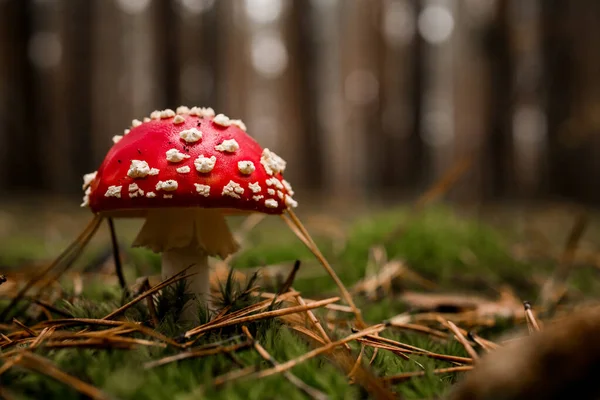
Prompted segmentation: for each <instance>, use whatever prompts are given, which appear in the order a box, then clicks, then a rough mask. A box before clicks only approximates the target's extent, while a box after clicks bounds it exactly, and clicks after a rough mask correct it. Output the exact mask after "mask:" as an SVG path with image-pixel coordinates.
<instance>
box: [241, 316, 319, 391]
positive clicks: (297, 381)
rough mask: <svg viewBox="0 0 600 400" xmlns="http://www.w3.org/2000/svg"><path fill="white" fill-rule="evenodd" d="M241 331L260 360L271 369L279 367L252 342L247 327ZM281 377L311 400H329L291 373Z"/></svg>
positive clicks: (258, 344) (265, 352)
mask: <svg viewBox="0 0 600 400" xmlns="http://www.w3.org/2000/svg"><path fill="white" fill-rule="evenodd" d="M242 331H243V332H244V334H245V335H246V336H248V339H250V340H251V341H252V343H253V345H254V349H255V350H256V352H257V353H258V354H260V356H261V357H262V358H264V359H265V360H266V361H268V362H269V363H270V364H271V365H272V366H273V367H276V366H277V365H279V364H278V362H277V361H276V360H275V359H274V358H273V357H271V355H270V354H269V352H267V350H266V349H265V348H264V347H263V346H262V345H261V344H260V343H259V342H257V341H256V340H254V337H252V334H251V333H250V331H249V330H248V327H246V325H244V326H242ZM283 376H284V377H285V378H286V379H287V380H288V381H289V382H290V383H291V384H292V385H294V386H296V387H297V388H298V389H299V390H301V391H302V392H303V393H305V394H306V395H307V396H308V397H310V398H312V399H316V400H327V399H329V397H328V396H327V395H326V394H325V393H323V392H321V391H320V390H317V389H315V388H313V387H312V386H310V385H307V384H306V383H304V382H303V381H302V380H301V379H299V378H298V377H296V375H294V374H292V373H291V372H289V371H286V372H284V373H283Z"/></svg>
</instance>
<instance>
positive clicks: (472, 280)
mask: <svg viewBox="0 0 600 400" xmlns="http://www.w3.org/2000/svg"><path fill="white" fill-rule="evenodd" d="M234 225H235V223H234ZM118 227H119V229H120V232H121V233H123V236H122V237H123V242H124V243H128V240H129V238H130V236H131V234H132V232H135V227H131V226H128V225H118ZM399 227H400V232H399V233H398V234H393V232H394V231H396V230H397V229H398V228H399ZM338 228H339V229H338V231H339V232H341V233H342V234H341V239H340V238H339V237H336V236H335V235H331V234H330V233H328V231H327V229H321V230H319V229H315V230H314V231H315V239H316V241H317V243H318V244H319V246H320V248H321V249H322V250H323V252H324V253H325V255H326V257H327V258H328V259H329V260H330V262H331V263H332V265H333V266H334V268H335V269H336V270H337V272H338V273H339V275H340V277H341V279H342V280H343V281H344V283H345V284H346V285H348V286H351V285H353V284H354V283H356V282H357V281H358V280H360V279H361V278H363V277H364V276H365V273H366V268H367V264H368V258H369V252H370V249H371V248H372V247H373V246H375V245H383V246H384V248H385V250H386V252H387V257H388V258H389V259H392V258H399V259H402V260H404V261H405V262H406V265H407V266H408V267H409V268H410V269H411V270H412V271H414V272H416V273H418V274H419V275H421V276H422V277H423V278H426V279H428V280H430V281H432V282H435V284H436V285H437V288H436V290H439V291H453V292H457V291H459V292H469V293H477V294H482V295H488V296H494V295H495V294H496V293H497V290H498V288H499V287H500V286H501V285H509V286H510V287H511V288H512V289H513V290H514V292H515V294H516V295H517V297H519V298H521V299H529V300H534V299H535V297H536V296H537V295H538V292H539V282H537V281H536V277H538V278H539V277H545V276H547V275H548V274H549V273H550V272H551V271H552V269H553V268H554V263H553V262H552V261H551V260H548V259H545V260H540V261H536V262H526V261H522V260H517V259H516V258H515V257H514V256H513V254H512V251H511V246H512V245H513V244H514V243H515V242H516V241H518V240H520V238H519V232H516V231H515V230H503V231H498V230H495V229H493V228H492V227H490V226H488V225H486V224H485V223H483V222H482V221H480V220H478V219H474V218H471V217H468V216H463V215H458V214H457V213H456V212H454V211H452V210H450V209H449V208H446V207H435V208H430V209H427V210H425V211H424V212H421V213H418V214H415V213H412V212H411V211H410V210H408V209H406V208H400V209H395V210H390V211H385V212H378V213H374V214H371V215H365V216H360V217H357V218H353V219H351V220H348V221H343V222H341V223H340V226H339V227H338ZM103 229H104V228H103ZM309 229H310V225H309ZM567 231H568V229H565V235H566V233H567ZM103 235H104V236H103ZM100 237H101V239H99V240H96V241H94V242H93V243H92V245H91V246H90V248H89V249H88V251H86V253H85V254H84V255H83V257H82V259H81V260H80V261H79V262H78V264H77V266H76V268H79V269H82V268H84V267H85V266H86V265H88V266H89V265H90V263H91V262H92V261H93V259H94V257H97V256H100V255H102V253H103V252H105V251H106V246H105V243H106V240H105V239H106V237H105V233H101V234H100ZM102 237H104V239H102ZM337 239H340V240H342V241H343V243H344V244H343V246H341V247H340V246H339V243H337V242H336V240H337ZM36 240H37V241H36ZM58 243H59V245H58V246H57V247H54V246H50V247H49V246H44V245H41V244H40V241H39V238H38V239H30V238H27V236H26V231H21V232H20V234H17V235H11V236H10V237H6V238H5V240H4V241H3V242H2V243H0V265H2V267H3V268H5V269H6V271H7V272H9V271H10V270H11V268H16V267H18V266H20V265H23V264H26V263H28V262H29V261H31V260H35V259H43V258H47V257H50V256H52V255H56V254H57V253H58V252H59V251H60V250H61V248H60V246H61V245H65V246H66V244H67V242H66V241H65V240H63V239H59V240H58ZM127 254H128V257H127V259H126V265H125V267H126V271H127V278H128V280H129V282H131V281H132V280H133V279H134V278H135V276H136V275H139V274H156V273H158V271H159V262H158V259H157V257H156V256H155V255H153V254H151V253H148V252H146V251H144V250H139V249H138V250H133V251H131V250H128V251H127ZM295 260H301V261H302V262H303V267H301V268H306V270H310V271H313V270H315V271H320V270H319V269H318V267H317V266H316V264H315V261H314V258H313V257H312V255H311V254H310V252H308V250H307V249H306V248H305V247H304V246H303V245H302V244H301V243H300V242H299V241H298V239H296V238H295V237H294V235H293V234H292V233H291V232H289V230H288V229H287V228H286V227H285V225H284V224H283V223H282V222H281V221H279V220H277V219H274V220H266V221H263V222H261V224H260V226H258V227H257V228H256V229H255V230H253V231H252V233H251V234H250V235H249V236H248V238H247V245H246V247H245V249H244V250H243V251H242V252H241V253H240V254H238V256H237V257H236V258H235V259H234V261H233V266H234V267H235V268H237V269H240V270H242V269H244V268H248V267H257V266H264V265H272V264H282V265H291V264H293V262H294V261H295ZM301 271H302V270H301ZM597 274H598V272H597V270H596V269H595V268H592V267H582V268H578V269H577V270H576V271H575V272H574V274H573V276H572V279H571V282H572V290H573V293H574V296H575V297H577V296H579V297H585V296H588V295H590V294H591V293H594V292H597V291H598V289H599V284H598V281H599V280H598V279H597V276H596V275H597ZM311 276H312V275H311V274H303V273H300V274H299V276H298V277H297V279H296V280H295V282H294V289H295V290H298V291H300V292H301V293H302V295H303V296H305V297H307V298H322V297H325V296H329V295H336V294H337V291H336V287H335V286H334V285H333V283H332V281H331V279H330V278H329V277H327V276H326V275H324V274H319V277H318V278H315V277H311ZM63 284H64V285H65V287H67V288H68V287H69V286H70V282H69V281H68V280H65V281H64V282H63ZM404 289H416V290H423V289H422V288H420V287H419V286H418V285H416V284H414V283H411V282H410V281H407V282H406V283H403V284H402V287H401V288H398V289H397V291H400V292H401V291H402V290H404ZM67 290H68V289H67ZM173 290H175V289H173ZM236 290H237V292H240V291H241V289H240V288H237V289H235V288H229V289H227V292H228V294H229V300H228V301H229V302H230V303H232V304H233V305H234V306H237V307H241V306H243V305H246V304H248V302H250V301H253V300H252V299H248V298H245V297H243V296H242V297H237V298H236V296H235V293H237V292H236ZM169 293H171V294H170V295H169ZM169 296H170V297H169ZM176 297H177V296H176V295H175V294H174V292H173V291H170V292H167V293H166V294H164V295H163V296H162V301H163V302H165V303H164V304H162V306H161V305H160V304H159V307H158V308H159V314H160V317H161V319H162V322H161V325H160V326H159V327H158V328H157V329H158V330H159V331H161V332H163V333H165V334H167V335H169V336H172V337H175V336H177V335H179V334H181V332H183V331H184V327H181V326H178V325H177V324H175V323H173V322H172V321H173V315H172V314H171V313H170V312H169V307H170V306H172V305H173V304H172V303H173V302H174V301H176V300H175V299H176ZM356 300H357V302H358V306H359V308H361V310H362V312H363V315H364V317H365V319H366V320H367V322H368V323H373V324H374V323H378V322H381V321H383V320H385V319H388V318H390V317H392V316H394V315H397V314H399V313H402V312H406V311H409V309H408V308H407V305H405V304H403V303H402V301H401V299H400V296H397V295H393V294H392V295H389V296H386V297H385V298H383V299H382V300H379V301H376V302H375V301H368V300H366V299H364V298H360V297H356ZM122 301H123V299H122V296H121V293H120V290H119V289H118V287H117V286H116V285H107V284H106V283H104V281H102V279H100V278H98V280H97V281H95V280H93V279H92V280H86V284H85V285H84V291H83V294H82V295H81V297H80V298H79V299H77V301H76V302H74V303H73V304H71V303H68V302H66V301H64V300H58V301H57V302H56V306H57V307H59V308H61V309H63V310H66V311H68V312H69V313H71V314H72V315H73V316H78V317H84V316H85V317H92V318H97V317H102V316H104V315H106V314H107V313H108V312H110V311H112V310H114V309H115V308H116V307H118V306H119V305H121V304H122ZM169 302H171V303H169ZM6 304H7V302H6V301H5V300H2V303H0V309H1V308H3V307H5V306H6ZM140 304H141V303H140ZM147 313H148V311H147V310H146V308H145V306H143V305H139V306H136V307H134V308H132V309H130V310H128V311H127V314H126V317H128V318H131V319H134V320H141V319H144V318H147V317H148V314H147ZM316 313H317V315H320V316H322V315H323V314H322V312H321V311H317V312H316ZM249 328H251V331H252V333H253V334H254V335H255V338H256V339H257V340H258V341H259V342H260V343H261V344H262V345H263V346H264V347H265V348H266V349H267V351H268V352H269V353H270V354H271V355H272V356H273V357H274V358H275V359H276V360H277V361H279V362H284V361H286V360H289V359H291V358H294V357H297V356H299V355H301V354H304V353H306V352H307V351H309V350H310V349H311V346H310V345H309V344H308V343H307V342H306V341H305V340H304V339H303V338H302V337H300V336H299V335H298V334H297V333H295V332H294V331H293V330H291V329H290V328H289V327H287V326H286V325H284V324H282V323H281V322H278V321H262V322H257V323H253V324H249ZM510 328H512V326H511V325H510V324H506V323H504V324H499V325H498V327H497V329H492V330H487V331H485V333H486V334H489V335H498V334H501V333H502V332H503V331H504V330H505V329H510ZM348 332H349V331H348V330H344V331H343V332H335V331H333V332H330V333H331V335H332V336H334V337H336V336H337V337H342V336H344V335H346V334H348ZM238 335H241V330H240V329H239V328H231V329H227V330H222V331H219V332H215V333H212V334H210V335H208V336H206V337H203V339H202V341H201V342H200V343H199V345H201V344H203V343H209V342H215V341H219V340H223V338H226V337H235V336H238ZM383 336H385V337H389V338H393V339H395V340H399V341H402V342H404V343H408V344H411V345H414V346H418V347H421V348H425V349H427V350H430V351H434V352H438V353H443V354H450V355H458V356H463V357H464V356H467V354H466V352H465V350H464V349H463V347H462V346H461V345H460V344H458V343H457V342H454V341H450V342H447V343H440V342H439V341H435V340H432V339H430V338H429V337H427V336H424V335H422V334H418V333H406V332H393V331H385V332H384V333H383ZM493 337H494V336H492V337H490V338H493ZM237 340H238V342H240V341H242V340H243V338H239V339H237ZM352 346H353V348H354V349H357V348H358V346H357V345H356V344H353V345H352ZM37 351H38V353H39V354H41V355H44V356H46V357H48V358H49V359H51V360H53V361H54V362H55V363H56V364H57V366H59V367H60V368H61V369H63V370H64V371H65V372H67V373H70V374H72V375H74V376H76V377H78V378H80V379H82V380H84V381H86V382H89V383H91V384H93V385H94V386H96V387H98V388H100V389H102V390H104V391H106V392H107V393H109V394H110V395H112V396H114V397H115V398H118V399H192V398H205V399H213V398H214V399H216V398H219V399H221V398H223V399H224V398H226V399H279V398H287V399H302V398H305V396H304V395H303V393H302V392H300V391H299V390H298V389H297V388H296V387H294V386H293V385H291V384H290V383H289V382H288V381H287V380H286V379H285V378H284V377H282V376H281V375H276V376H273V377H270V378H265V379H260V380H252V381H248V380H241V381H239V382H234V383H232V384H228V385H225V386H222V387H219V388H215V387H213V386H212V385H211V382H212V381H213V379H214V378H215V376H218V375H220V374H223V373H225V372H227V371H229V370H231V369H233V368H239V365H244V366H250V365H258V366H261V367H264V368H267V367H269V364H268V363H267V362H266V361H264V360H263V359H262V358H261V357H260V356H259V355H258V354H257V353H256V352H255V351H254V350H253V349H252V348H251V347H250V348H248V349H246V350H243V351H239V352H236V353H235V355H234V358H233V359H232V358H231V357H228V356H225V355H218V356H210V357H205V358H199V359H189V360H184V361H181V362H177V363H171V364H168V365H165V366H160V367H156V368H152V369H149V370H145V369H144V368H143V364H144V363H146V362H148V361H152V360H156V359H159V358H161V357H164V356H167V355H170V354H174V350H173V349H169V348H167V349H163V348H154V347H139V348H136V349H135V350H127V351H123V350H90V349H85V350H77V349H63V350H44V349H43V348H42V349H39V350H37ZM371 355H372V349H368V350H367V353H366V356H367V357H366V358H365V359H369V358H370V357H371ZM447 366H449V364H448V363H445V362H442V361H435V360H431V359H428V358H424V357H411V359H410V360H404V359H402V358H400V357H398V356H396V355H394V354H392V353H389V352H387V351H379V352H378V354H377V356H376V358H375V360H374V362H373V364H372V367H371V369H372V371H373V372H374V373H376V374H377V375H379V376H385V375H393V374H398V373H401V372H409V371H419V370H422V369H423V368H424V369H425V370H428V371H429V370H432V369H434V368H440V367H447ZM291 372H292V373H294V374H295V375H296V376H297V377H299V378H300V379H302V380H303V381H304V382H305V383H307V384H309V385H311V386H313V387H315V388H317V389H319V390H321V391H322V392H324V393H326V394H327V395H329V396H330V398H332V399H354V398H364V397H365V393H364V392H363V391H362V389H361V388H360V387H358V386H356V385H351V384H349V383H348V379H347V378H346V376H345V375H344V373H343V372H342V371H341V370H339V369H338V368H337V367H336V366H335V365H334V364H333V363H332V362H330V360H328V359H327V358H326V357H317V358H315V359H312V360H310V361H308V362H304V363H301V364H299V365H298V366H296V367H294V368H293V369H292V371H291ZM458 378H459V376H458V375H455V374H448V375H436V376H434V375H426V376H424V377H420V378H415V379H412V380H409V381H406V382H403V383H401V384H398V385H396V386H394V387H393V390H394V391H396V392H397V393H399V394H401V395H402V396H404V398H436V397H439V396H441V395H443V393H445V391H447V390H448V388H449V387H450V386H451V385H452V384H453V382H455V381H456V379H458ZM0 384H1V386H3V387H4V388H6V389H8V390H9V391H10V393H11V394H12V395H13V396H14V397H15V398H17V399H34V398H36V399H37V398H45V399H50V398H53V399H54V398H55V399H78V398H81V395H79V394H78V393H77V392H75V391H74V390H73V389H72V388H70V387H67V386H65V385H63V384H61V383H58V382H55V381H53V380H51V379H49V378H46V377H44V376H42V375H40V374H36V373H32V372H29V371H26V370H22V369H19V368H11V369H9V370H8V371H6V372H5V373H4V374H3V375H1V376H0Z"/></svg>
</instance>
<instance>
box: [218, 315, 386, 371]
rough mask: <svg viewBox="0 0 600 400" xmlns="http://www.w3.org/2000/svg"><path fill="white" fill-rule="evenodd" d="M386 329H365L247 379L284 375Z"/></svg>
mask: <svg viewBox="0 0 600 400" xmlns="http://www.w3.org/2000/svg"><path fill="white" fill-rule="evenodd" d="M385 328H386V327H385V325H383V324H379V325H374V326H371V327H369V328H366V329H364V330H362V331H359V332H357V333H354V334H352V335H349V336H346V337H345V338H343V339H340V340H336V341H335V342H332V343H329V344H327V345H325V346H322V347H319V348H317V349H314V350H311V351H309V352H308V353H305V354H303V355H301V356H299V357H296V358H294V359H292V360H289V361H286V362H284V363H281V364H279V365H278V366H277V367H273V368H269V369H266V370H263V371H259V372H256V373H253V374H249V375H246V376H245V377H246V378H252V379H260V378H266V377H268V376H271V375H275V374H279V373H282V372H284V371H288V370H290V369H291V368H293V367H295V366H296V365H298V364H300V363H303V362H304V361H307V360H310V359H311V358H314V357H316V356H319V355H321V354H324V353H328V352H330V351H331V350H333V349H335V348H336V347H338V346H341V345H343V344H344V343H348V342H350V341H352V340H356V339H359V338H361V337H364V336H367V335H372V334H375V333H379V332H381V331H383V330H384V329H385ZM230 380H231V379H230ZM230 380H223V379H221V380H220V383H225V382H227V381H230Z"/></svg>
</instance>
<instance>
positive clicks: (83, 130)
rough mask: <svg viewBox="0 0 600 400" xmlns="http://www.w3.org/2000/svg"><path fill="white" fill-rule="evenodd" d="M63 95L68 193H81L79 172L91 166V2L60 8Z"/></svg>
mask: <svg viewBox="0 0 600 400" xmlns="http://www.w3.org/2000/svg"><path fill="white" fill-rule="evenodd" d="M63 12H64V13H65V14H66V15H65V18H64V19H63V21H62V23H61V24H62V33H63V43H64V49H65V51H64V58H63V59H64V61H63V63H64V64H63V66H64V67H63V68H64V72H63V75H64V76H65V78H64V83H63V91H64V93H63V96H64V102H65V109H64V110H62V112H65V113H66V114H67V121H66V123H67V130H68V152H69V155H70V157H68V160H69V165H70V166H71V168H70V169H71V170H72V172H71V174H70V176H69V178H70V180H68V181H67V182H65V185H66V186H67V187H68V188H69V191H70V192H77V193H80V192H81V186H80V185H81V183H82V180H81V179H82V178H81V177H82V174H84V173H87V172H89V171H91V170H93V169H94V166H93V165H92V164H91V158H90V154H92V143H91V135H90V133H91V132H92V124H91V121H92V76H91V75H90V71H92V29H93V28H92V27H93V25H94V24H95V23H96V20H95V19H94V16H93V14H92V12H93V4H92V2H91V1H81V2H76V3H75V4H73V5H70V6H69V7H65V9H64V11H63Z"/></svg>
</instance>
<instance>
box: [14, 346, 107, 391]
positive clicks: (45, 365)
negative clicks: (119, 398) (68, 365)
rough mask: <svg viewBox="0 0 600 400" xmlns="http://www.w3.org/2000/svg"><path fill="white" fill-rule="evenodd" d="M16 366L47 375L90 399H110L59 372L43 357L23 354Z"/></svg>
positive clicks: (95, 389)
mask: <svg viewBox="0 0 600 400" xmlns="http://www.w3.org/2000/svg"><path fill="white" fill-rule="evenodd" d="M17 364H18V365H20V366H22V367H24V368H27V369H29V370H32V371H36V372H38V373H41V374H43V375H47V376H49V377H51V378H53V379H55V380H57V381H59V382H62V383H64V384H65V385H68V386H71V387H72V388H73V389H75V390H77V391H78V392H79V393H82V394H84V395H86V396H88V397H91V398H92V399H96V400H108V399H110V397H109V396H108V395H107V394H106V393H104V392H103V391H101V390H100V389H98V388H97V387H94V386H92V385H90V384H88V383H85V382H83V381H81V380H79V379H78V378H75V377H74V376H72V375H69V374H67V373H66V372H63V371H61V370H60V369H59V368H57V367H56V366H55V365H54V364H53V363H52V362H50V361H49V360H47V359H45V358H44V357H41V356H38V355H35V354H31V353H23V355H22V357H21V359H20V360H19V361H18V362H17Z"/></svg>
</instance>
